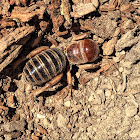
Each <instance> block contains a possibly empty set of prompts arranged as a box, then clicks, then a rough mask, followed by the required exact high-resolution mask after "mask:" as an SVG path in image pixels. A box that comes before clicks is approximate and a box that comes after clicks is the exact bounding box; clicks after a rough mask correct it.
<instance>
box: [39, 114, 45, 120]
mask: <svg viewBox="0 0 140 140" xmlns="http://www.w3.org/2000/svg"><path fill="white" fill-rule="evenodd" d="M37 118H39V119H44V118H45V115H41V114H37Z"/></svg>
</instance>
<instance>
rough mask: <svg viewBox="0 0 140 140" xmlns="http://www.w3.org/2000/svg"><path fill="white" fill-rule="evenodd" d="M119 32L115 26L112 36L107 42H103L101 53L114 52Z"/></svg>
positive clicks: (109, 53) (108, 53)
mask: <svg viewBox="0 0 140 140" xmlns="http://www.w3.org/2000/svg"><path fill="white" fill-rule="evenodd" d="M119 33H120V28H117V29H116V31H115V33H114V37H113V38H112V39H111V40H109V41H108V42H105V43H104V44H103V47H102V49H103V55H111V54H112V53H113V52H114V48H115V45H116V43H117V38H118V35H119Z"/></svg>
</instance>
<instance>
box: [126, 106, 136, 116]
mask: <svg viewBox="0 0 140 140" xmlns="http://www.w3.org/2000/svg"><path fill="white" fill-rule="evenodd" d="M137 111H138V110H137V107H135V106H128V107H127V108H126V109H125V113H126V116H127V117H133V116H135V115H136V114H137Z"/></svg>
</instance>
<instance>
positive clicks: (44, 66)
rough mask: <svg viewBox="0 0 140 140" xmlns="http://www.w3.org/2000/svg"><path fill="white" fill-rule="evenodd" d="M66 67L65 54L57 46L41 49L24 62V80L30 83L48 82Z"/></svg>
mask: <svg viewBox="0 0 140 140" xmlns="http://www.w3.org/2000/svg"><path fill="white" fill-rule="evenodd" d="M65 68H66V56H65V54H64V53H63V51H61V50H60V49H58V48H52V49H47V50H43V51H41V52H40V53H38V54H37V55H35V56H34V57H32V58H30V60H29V61H28V62H27V63H26V65H25V67H24V69H23V76H24V77H25V80H26V81H27V82H29V83H30V84H32V85H41V84H42V83H44V82H48V81H49V80H51V79H53V78H54V77H55V76H56V75H58V74H60V73H61V72H63V70H64V69H65Z"/></svg>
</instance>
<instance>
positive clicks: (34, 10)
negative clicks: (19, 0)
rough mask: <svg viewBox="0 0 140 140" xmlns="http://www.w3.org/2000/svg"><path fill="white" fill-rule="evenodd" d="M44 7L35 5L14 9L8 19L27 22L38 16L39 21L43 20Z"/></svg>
mask: <svg viewBox="0 0 140 140" xmlns="http://www.w3.org/2000/svg"><path fill="white" fill-rule="evenodd" d="M46 8H47V7H46V5H41V6H38V5H37V4H35V5H32V6H30V7H18V6H17V7H14V9H13V10H12V13H11V16H10V18H18V19H20V20H21V21H22V22H28V21H29V20H31V19H32V18H33V17H34V16H36V15H37V16H38V18H39V19H43V15H44V13H45V11H46Z"/></svg>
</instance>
